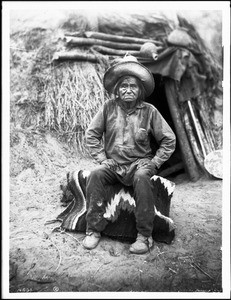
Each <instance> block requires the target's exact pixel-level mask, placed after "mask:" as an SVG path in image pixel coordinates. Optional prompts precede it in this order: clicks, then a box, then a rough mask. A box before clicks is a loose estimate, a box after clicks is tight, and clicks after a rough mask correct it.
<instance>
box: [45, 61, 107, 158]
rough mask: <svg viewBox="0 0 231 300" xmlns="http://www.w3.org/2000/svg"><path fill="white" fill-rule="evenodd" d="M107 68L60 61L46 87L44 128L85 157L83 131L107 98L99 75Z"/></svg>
mask: <svg viewBox="0 0 231 300" xmlns="http://www.w3.org/2000/svg"><path fill="white" fill-rule="evenodd" d="M107 67H108V66H107V65H106V64H105V65H104V64H95V65H93V64H91V63H89V62H64V63H63V64H59V65H57V66H54V67H52V68H51V80H50V81H49V82H48V85H47V87H46V106H45V126H47V127H48V129H49V130H55V131H56V132H58V134H59V135H60V138H61V139H62V140H64V141H65V142H67V143H68V144H70V145H72V146H75V147H77V149H78V150H80V152H81V153H82V154H86V151H87V150H86V147H85V138H84V137H85V131H86V129H87V127H88V125H89V123H90V121H91V119H92V118H93V116H94V115H95V114H96V112H97V111H98V109H99V107H100V106H101V105H102V104H103V102H104V101H105V100H106V99H107V97H108V95H107V93H106V92H105V90H104V88H103V84H102V76H103V74H104V72H105V70H106V68H107Z"/></svg>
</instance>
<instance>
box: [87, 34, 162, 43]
mask: <svg viewBox="0 0 231 300" xmlns="http://www.w3.org/2000/svg"><path fill="white" fill-rule="evenodd" d="M84 35H85V36H86V37H87V38H94V39H101V40H106V41H114V42H122V43H137V44H144V43H147V42H151V43H154V44H156V45H162V42H160V41H156V40H149V39H142V38H135V37H129V36H122V35H114V34H107V33H102V32H94V31H86V32H85V33H84Z"/></svg>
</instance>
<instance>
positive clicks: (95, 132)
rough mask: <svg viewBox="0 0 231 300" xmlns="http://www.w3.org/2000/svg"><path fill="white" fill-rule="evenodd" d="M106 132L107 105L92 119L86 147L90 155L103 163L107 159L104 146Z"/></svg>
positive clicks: (87, 131) (87, 133) (87, 132)
mask: <svg viewBox="0 0 231 300" xmlns="http://www.w3.org/2000/svg"><path fill="white" fill-rule="evenodd" d="M104 131H105V105H104V106H102V107H101V108H100V110H99V111H98V113H97V114H96V115H95V116H94V118H93V119H92V121H91V123H90V125H89V127H88V129H87V130H86V146H87V148H88V150H89V152H90V155H91V156H92V157H93V158H94V159H95V160H96V161H97V162H98V163H101V162H102V161H104V160H105V159H107V157H106V153H105V151H104V145H103V134H104Z"/></svg>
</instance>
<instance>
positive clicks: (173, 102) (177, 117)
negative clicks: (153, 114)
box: [165, 79, 200, 181]
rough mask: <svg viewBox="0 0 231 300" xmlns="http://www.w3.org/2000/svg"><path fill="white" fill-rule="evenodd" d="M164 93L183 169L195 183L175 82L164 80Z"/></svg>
mask: <svg viewBox="0 0 231 300" xmlns="http://www.w3.org/2000/svg"><path fill="white" fill-rule="evenodd" d="M165 92H166V96H167V102H168V105H169V110H170V113H171V116H172V119H173V122H174V125H175V128H176V133H177V137H178V141H179V146H180V149H181V154H182V160H183V162H184V165H185V169H186V171H187V173H188V174H189V177H190V179H191V180H192V181H197V180H198V179H199V177H200V173H199V169H198V166H197V164H196V161H195V159H194V156H193V153H192V150H191V147H190V144H189V141H188V138H187V134H186V132H185V128H184V125H183V123H182V117H181V113H180V107H179V105H178V103H177V91H176V88H175V82H174V80H172V79H168V80H166V83H165Z"/></svg>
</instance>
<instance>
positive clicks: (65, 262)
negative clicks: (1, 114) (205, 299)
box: [9, 128, 222, 297]
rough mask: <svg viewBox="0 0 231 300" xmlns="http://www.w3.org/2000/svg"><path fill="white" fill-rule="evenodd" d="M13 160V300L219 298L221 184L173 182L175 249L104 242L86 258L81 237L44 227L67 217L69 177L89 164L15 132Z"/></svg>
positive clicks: (43, 139) (49, 142) (49, 141)
mask: <svg viewBox="0 0 231 300" xmlns="http://www.w3.org/2000/svg"><path fill="white" fill-rule="evenodd" d="M10 157H11V163H10V212H9V217H10V223H9V226H10V236H9V239H10V244H9V260H10V278H9V291H10V293H21V292H23V293H42V292H48V293H49V292H51V293H59V292H118V295H119V292H131V293H132V292H215V293H218V294H219V293H220V292H221V291H222V249H221V246H222V180H220V179H215V178H210V179H208V178H202V179H200V180H199V181H197V182H190V181H189V179H188V177H187V175H186V174H185V173H181V174H178V175H177V176H175V177H173V178H171V180H172V181H174V182H175V183H176V188H175V191H174V195H173V198H172V202H171V209H170V217H171V218H172V219H173V220H174V222H175V224H176V226H177V228H176V236H175V239H174V240H173V242H172V244H170V245H167V244H163V243H155V245H154V248H153V249H152V250H151V251H150V253H148V254H144V255H135V254H130V253H129V244H128V243H121V242H119V241H115V240H111V239H109V238H102V240H101V241H100V243H99V245H98V246H97V248H96V249H94V250H91V251H89V250H86V249H84V248H83V246H82V244H81V242H82V239H83V237H84V233H77V232H52V231H53V229H54V228H55V227H57V226H59V223H53V224H49V225H45V223H46V221H48V220H51V219H55V218H56V217H57V215H58V214H59V213H60V212H61V211H63V210H64V207H62V206H61V202H60V200H61V197H62V191H61V189H60V184H61V183H64V182H66V173H67V172H68V171H72V170H74V169H87V170H91V169H92V168H93V167H94V163H93V162H92V160H90V159H87V158H82V157H81V156H80V155H79V154H78V153H76V152H73V151H70V150H69V149H68V147H67V146H66V145H64V144H62V143H60V142H59V141H57V139H56V138H55V137H52V136H51V135H50V134H48V135H41V134H38V133H36V132H34V133H31V132H29V131H28V132H27V131H25V130H23V129H20V128H18V129H17V130H15V131H14V133H13V134H12V135H11V151H10ZM36 295H37V294H36ZM36 295H35V297H36ZM89 295H90V294H89Z"/></svg>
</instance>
